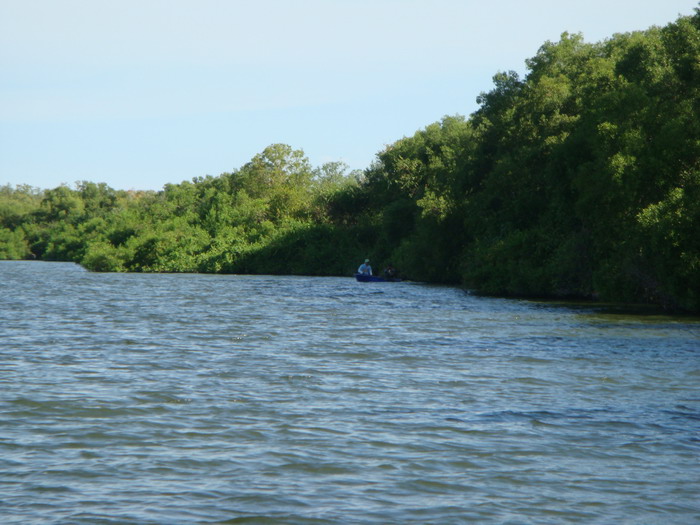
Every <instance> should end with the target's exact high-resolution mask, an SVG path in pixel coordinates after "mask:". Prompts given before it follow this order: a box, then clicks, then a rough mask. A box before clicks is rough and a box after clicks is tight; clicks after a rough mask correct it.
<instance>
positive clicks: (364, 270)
mask: <svg viewBox="0 0 700 525" xmlns="http://www.w3.org/2000/svg"><path fill="white" fill-rule="evenodd" d="M357 273H361V274H362V275H372V267H371V266H370V265H369V259H365V262H363V263H362V264H361V265H360V267H359V268H358V269H357Z"/></svg>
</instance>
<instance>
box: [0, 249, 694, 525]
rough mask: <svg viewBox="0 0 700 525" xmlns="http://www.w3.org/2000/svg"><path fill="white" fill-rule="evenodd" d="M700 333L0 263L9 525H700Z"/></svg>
mask: <svg viewBox="0 0 700 525" xmlns="http://www.w3.org/2000/svg"><path fill="white" fill-rule="evenodd" d="M699 459H700V323H699V322H698V321H697V320H693V319H683V318H672V317H658V316H657V317H654V316H626V315H615V314H610V313H604V312H602V311H598V310H596V309H595V308H593V307H585V308H581V307H578V308H574V307H563V306H554V305H548V304H542V303H531V302H525V301H511V300H499V299H488V298H477V297H472V296H469V295H467V294H465V293H464V292H462V291H459V290H456V289H452V288H446V287H434V286H426V285H418V284H411V283H356V282H354V281H353V280H351V279H350V278H304V277H269V276H212V275H140V274H131V275H121V274H92V273H87V272H85V271H84V270H82V269H81V268H80V267H78V266H75V265H72V264H63V263H54V264H52V263H29V262H1V263H0V516H2V518H1V520H0V521H2V523H22V524H24V523H71V524H72V523H90V524H93V523H98V524H99V523H134V524H136V523H138V524H148V523H159V524H160V523H163V524H179V523H256V524H261V523H316V524H324V523H436V524H445V523H575V522H580V523H645V524H647V523H674V524H679V523H688V524H690V523H700V496H699V495H700V461H699Z"/></svg>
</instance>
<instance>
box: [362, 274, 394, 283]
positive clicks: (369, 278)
mask: <svg viewBox="0 0 700 525" xmlns="http://www.w3.org/2000/svg"><path fill="white" fill-rule="evenodd" d="M355 279H357V280H358V281H359V282H361V283H398V282H400V281H401V279H396V278H387V277H379V276H377V275H366V274H363V273H356V274H355Z"/></svg>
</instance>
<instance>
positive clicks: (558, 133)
mask: <svg viewBox="0 0 700 525" xmlns="http://www.w3.org/2000/svg"><path fill="white" fill-rule="evenodd" d="M478 103H479V105H480V107H479V109H478V110H477V111H476V112H475V113H473V114H472V115H470V116H469V117H468V118H467V117H461V116H450V117H445V118H443V119H442V120H440V121H439V122H436V123H433V124H430V125H429V126H427V127H426V128H425V129H422V130H419V131H418V132H416V133H415V134H414V135H413V136H411V137H404V138H402V139H400V140H397V141H396V142H395V143H393V144H391V145H389V146H388V147H386V149H384V150H383V151H381V152H379V153H378V154H377V157H376V161H375V162H374V163H373V164H372V165H371V166H370V167H368V168H367V169H365V170H364V171H362V172H348V169H347V167H346V166H344V165H343V164H342V163H329V164H325V165H323V166H321V167H314V166H311V165H310V163H309V161H308V159H307V158H306V157H305V156H304V154H303V152H302V151H300V150H295V149H293V148H292V147H290V146H287V145H282V144H274V145H271V146H269V147H268V148H266V149H265V150H264V151H263V152H261V153H260V154H258V155H256V156H255V157H254V158H253V159H251V161H250V162H248V163H247V164H245V165H244V166H242V167H241V168H239V169H237V170H235V171H233V172H231V173H223V174H221V175H220V176H217V177H212V176H208V177H204V178H196V179H193V180H192V181H191V182H182V183H179V184H168V185H166V186H165V187H164V188H163V190H162V191H159V192H152V191H144V192H135V191H120V190H114V189H112V188H110V187H108V186H107V185H105V184H96V183H92V182H80V183H78V184H76V185H75V187H73V188H70V187H67V186H60V187H58V188H54V189H51V190H37V189H35V188H29V187H26V186H22V187H15V188H13V187H9V186H5V187H2V188H0V258H6V259H18V258H27V257H35V258H38V259H42V260H68V261H76V262H79V263H80V264H82V265H83V266H85V267H86V268H88V269H90V270H93V271H132V272H133V271H135V272H228V273H276V274H281V273H285V274H309V275H349V274H351V273H352V271H353V270H354V268H355V267H356V266H357V264H359V261H361V260H362V259H364V258H365V257H366V256H368V257H370V258H371V259H372V261H373V262H374V263H375V265H376V264H385V263H388V262H390V261H391V262H392V263H393V264H394V265H395V266H397V267H398V268H400V270H401V272H402V273H403V275H404V276H405V277H408V278H412V279H417V280H422V281H432V282H444V283H459V284H461V285H464V286H466V287H469V288H471V289H475V290H478V291H479V292H481V293H486V294H497V295H510V296H541V297H584V298H598V299H601V300H609V301H625V302H645V303H651V304H658V305H662V306H664V307H666V308H669V309H676V310H686V311H692V312H698V311H700V295H699V294H700V235H698V230H699V227H700V119H699V118H698V115H700V11H698V10H696V14H695V15H693V16H687V17H681V18H679V19H678V20H677V21H676V22H674V23H671V24H668V25H667V26H665V27H663V28H658V27H653V28H650V29H648V30H646V31H639V32H634V33H626V34H616V35H614V36H613V37H611V38H609V39H607V40H605V41H603V42H599V43H586V42H584V40H583V39H582V37H581V36H580V35H569V34H566V33H565V34H564V35H562V37H561V39H560V41H559V42H556V43H552V42H547V43H545V44H544V45H543V46H542V47H541V48H540V50H539V51H538V53H537V54H536V55H535V56H534V57H532V58H531V59H529V60H528V61H527V74H526V75H525V76H524V78H520V76H519V75H518V74H516V73H514V72H501V73H498V74H497V75H496V76H495V77H494V85H493V88H492V89H491V90H490V91H488V92H484V93H482V94H481V95H480V97H479V98H478ZM96 175H99V174H96Z"/></svg>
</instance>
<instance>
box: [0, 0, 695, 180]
mask: <svg viewBox="0 0 700 525" xmlns="http://www.w3.org/2000/svg"><path fill="white" fill-rule="evenodd" d="M696 7H698V2H697V0H655V1H652V0H636V1H631V0H619V1H615V0H607V1H602V0H586V1H578V0H572V1H567V0H533V1H523V0H519V1H517V0H492V1H491V2H483V1H472V0H462V1H458V0H431V1H430V2H428V1H413V0H353V1H350V0H297V1H292V0H257V1H255V2H253V1H239V0H230V1H225V0H197V1H194V0H139V1H136V0H120V1H119V2H115V1H107V0H54V1H51V0H0V70H1V71H2V74H1V75H0V185H6V184H10V185H14V186H16V185H21V184H28V185H31V186H35V187H39V188H43V189H48V188H54V187H56V186H59V185H61V184H68V185H70V186H73V184H74V183H75V182H77V181H83V180H87V181H92V182H104V183H107V184H108V185H109V186H111V187H113V188H115V189H136V190H160V189H162V187H163V185H165V184H167V183H179V182H182V181H183V180H191V179H192V178H194V177H200V176H206V175H213V176H217V175H220V174H221V173H223V172H231V171H234V170H236V169H238V168H240V167H241V166H242V165H244V164H245V163H246V162H248V161H249V160H250V159H251V158H252V157H253V156H254V155H256V154H257V153H260V152H261V151H262V150H263V149H264V148H265V147H267V146H268V145H270V144H274V143H285V144H289V145H290V146H292V147H293V148H295V149H302V150H304V152H305V153H306V155H307V156H308V157H309V160H310V161H311V163H312V164H313V165H314V166H320V165H322V164H323V163H325V162H330V161H342V162H345V163H346V164H347V165H348V167H349V168H350V169H364V168H367V167H369V165H370V164H371V163H372V162H373V160H374V159H375V156H376V154H377V153H378V152H379V151H381V150H382V149H383V148H384V147H385V146H386V145H388V144H391V143H393V142H395V141H396V140H399V139H400V138H402V137H404V136H411V135H413V134H414V133H415V132H416V131H418V130H419V129H422V128H424V127H426V126H428V125H429V124H431V123H433V122H436V121H439V120H440V119H441V118H442V117H443V116H445V115H465V116H468V115H469V114H471V113H472V112H474V111H475V110H476V109H477V108H478V106H477V103H476V98H477V96H478V95H479V93H481V92H485V91H489V90H490V89H491V88H492V86H493V83H492V77H493V75H494V74H496V73H497V72H499V71H508V70H515V71H516V72H518V73H519V74H520V75H524V74H525V73H526V68H525V60H526V59H528V58H531V57H533V56H534V55H535V54H536V53H537V50H538V49H539V47H540V46H541V45H542V44H544V43H545V42H546V41H553V42H555V41H558V40H559V38H560V35H561V34H562V33H563V32H569V33H581V34H582V35H583V37H584V40H585V41H586V42H598V41H602V40H604V39H606V38H609V37H611V36H613V34H615V33H624V32H629V31H634V30H644V29H648V28H649V27H651V26H653V25H656V26H664V25H666V24H668V23H669V22H672V21H674V20H676V19H677V18H678V17H679V16H687V15H692V14H693V13H694V9H695V8H696Z"/></svg>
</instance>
